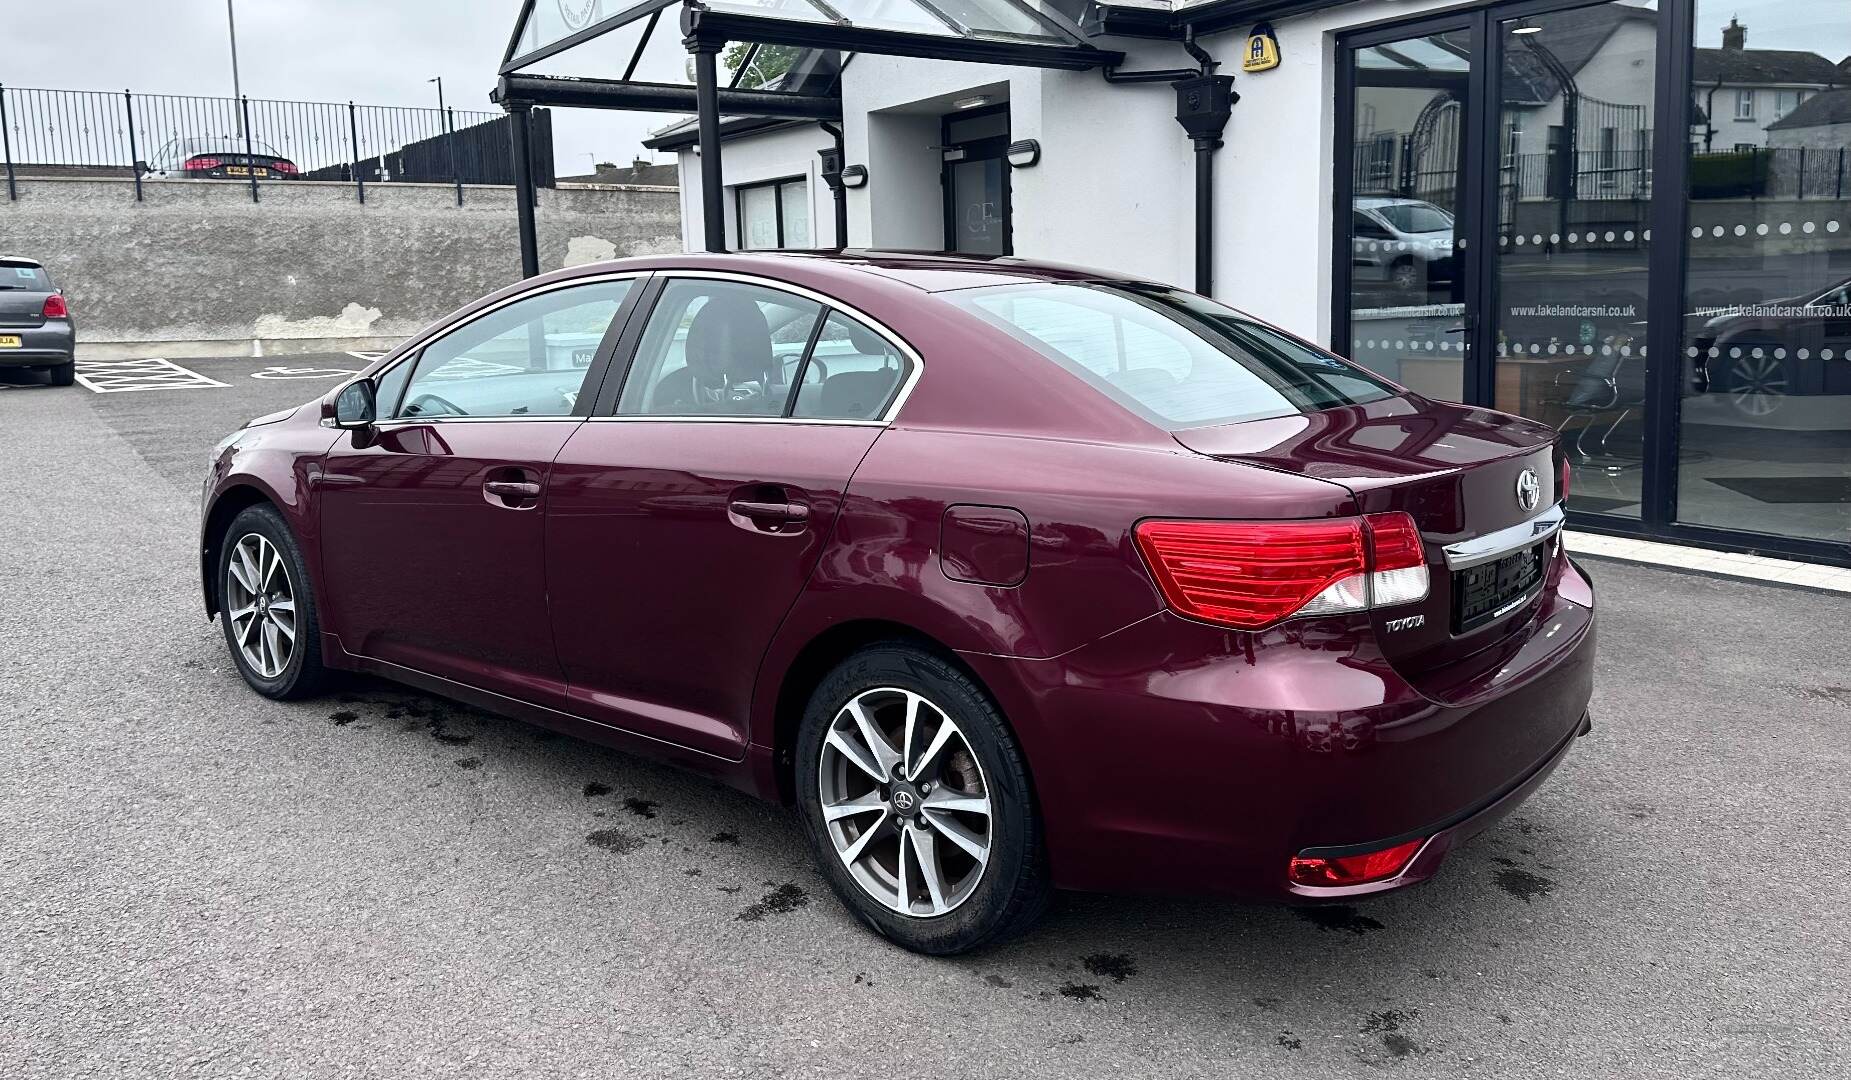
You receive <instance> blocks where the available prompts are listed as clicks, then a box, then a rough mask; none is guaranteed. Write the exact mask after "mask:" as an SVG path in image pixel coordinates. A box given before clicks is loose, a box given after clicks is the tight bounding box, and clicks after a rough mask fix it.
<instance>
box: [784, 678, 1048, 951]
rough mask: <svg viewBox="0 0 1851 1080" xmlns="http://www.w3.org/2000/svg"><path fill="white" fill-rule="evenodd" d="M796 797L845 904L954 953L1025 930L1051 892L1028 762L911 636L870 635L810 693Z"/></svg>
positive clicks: (983, 707)
mask: <svg viewBox="0 0 1851 1080" xmlns="http://www.w3.org/2000/svg"><path fill="white" fill-rule="evenodd" d="M796 782H797V802H798V807H799V810H800V812H801V813H802V816H803V824H804V832H805V834H806V835H807V836H808V838H809V841H810V849H811V851H812V852H813V853H814V854H815V856H816V860H817V862H818V864H819V865H820V867H821V868H822V871H823V876H824V877H826V878H827V879H828V881H829V885H830V887H831V888H833V889H834V890H835V893H836V895H837V896H838V897H840V898H841V900H842V903H843V904H845V905H846V906H847V907H848V909H849V910H850V911H852V912H854V913H855V915H856V916H857V917H858V918H860V919H861V921H862V922H863V923H865V924H867V926H868V927H869V928H870V929H872V930H873V931H874V932H875V933H877V934H879V935H881V936H882V937H884V938H886V939H888V940H889V941H892V942H894V943H895V944H898V945H902V946H904V947H906V948H908V949H912V950H913V951H915V952H922V953H929V954H932V955H936V956H947V955H951V954H954V953H961V952H968V951H970V950H972V949H976V948H981V947H982V946H985V945H989V944H991V943H993V942H996V941H1000V940H1002V939H1004V938H1006V937H1009V936H1011V935H1013V934H1016V933H1019V932H1020V931H1022V930H1023V929H1025V928H1027V926H1028V925H1029V924H1030V923H1032V922H1034V921H1035V919H1037V918H1038V917H1040V915H1041V913H1042V912H1043V911H1044V910H1046V908H1047V904H1048V900H1049V898H1050V896H1051V894H1052V891H1053V890H1052V887H1051V885H1050V883H1049V877H1048V868H1047V856H1046V852H1045V849H1044V846H1043V839H1042V828H1041V821H1040V818H1039V815H1038V813H1037V811H1036V809H1035V802H1034V794H1033V792H1032V790H1031V788H1030V786H1029V779H1028V767H1027V764H1026V763H1025V762H1024V760H1023V757H1022V752H1021V749H1020V748H1019V747H1018V746H1017V745H1016V742H1015V738H1014V736H1013V735H1012V734H1011V733H1010V731H1009V727H1008V724H1007V723H1005V722H1004V720H1003V716H1002V714H1001V713H1000V712H999V711H998V710H997V708H996V706H995V705H994V704H992V703H991V701H990V699H989V696H988V695H987V694H986V693H984V691H983V689H982V688H981V687H980V686H978V685H977V683H976V682H975V681H974V680H972V679H971V677H970V676H969V675H967V674H965V673H964V672H963V671H961V670H959V669H958V668H957V667H955V666H954V665H952V664H951V663H949V662H947V661H946V660H944V659H942V658H940V657H938V656H936V655H934V654H932V653H930V652H928V651H926V650H924V649H921V648H918V647H917V646H914V645H910V644H907V643H904V642H886V643H882V644H878V645H873V646H869V647H868V648H866V649H863V650H862V651H860V652H858V653H856V654H855V655H853V656H851V657H849V658H848V659H847V660H845V661H843V662H842V663H841V664H840V665H838V666H837V667H836V669H835V670H834V671H832V672H830V673H829V675H828V676H826V677H825V678H824V679H823V681H822V682H821V684H819V685H818V686H817V688H816V692H815V693H814V694H812V695H811V698H810V703H809V706H808V708H806V709H805V710H804V715H803V721H802V726H801V727H800V729H799V731H798V736H797V777H796Z"/></svg>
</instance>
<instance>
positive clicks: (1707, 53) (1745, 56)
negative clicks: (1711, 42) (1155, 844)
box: [1691, 49, 1843, 86]
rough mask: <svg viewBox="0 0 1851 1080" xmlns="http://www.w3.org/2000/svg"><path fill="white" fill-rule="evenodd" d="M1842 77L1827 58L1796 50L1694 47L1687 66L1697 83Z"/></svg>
mask: <svg viewBox="0 0 1851 1080" xmlns="http://www.w3.org/2000/svg"><path fill="white" fill-rule="evenodd" d="M1842 77H1843V76H1842V73H1841V72H1840V71H1839V70H1838V67H1837V65H1835V64H1833V63H1832V62H1831V61H1830V60H1827V59H1826V58H1825V57H1823V56H1820V55H1819V54H1818V53H1812V52H1801V51H1799V50H1797V49H1698V50H1696V54H1695V59H1694V62H1693V64H1692V67H1691V78H1692V80H1693V81H1695V82H1696V83H1697V84H1698V85H1699V86H1702V85H1708V84H1713V83H1717V82H1721V83H1722V84H1724V85H1725V86H1729V85H1738V84H1739V85H1763V86H1765V85H1781V84H1788V83H1799V84H1802V85H1812V86H1830V85H1831V84H1832V83H1833V82H1836V81H1839V80H1841V79H1842Z"/></svg>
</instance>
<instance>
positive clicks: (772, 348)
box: [617, 278, 823, 416]
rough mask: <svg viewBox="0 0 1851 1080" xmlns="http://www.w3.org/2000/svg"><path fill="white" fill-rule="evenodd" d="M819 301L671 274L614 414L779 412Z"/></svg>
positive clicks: (819, 311) (820, 309)
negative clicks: (671, 277)
mask: <svg viewBox="0 0 1851 1080" xmlns="http://www.w3.org/2000/svg"><path fill="white" fill-rule="evenodd" d="M822 312H823V306H822V305H821V304H818V303H817V302H815V301H814V300H806V299H804V298H803V297H800V296H793V295H792V294H790V293H786V292H779V291H778V290H776V289H767V288H764V287H762V286H758V285H747V284H744V283H741V282H733V281H705V280H701V279H698V278H673V279H671V280H670V281H669V282H668V284H667V285H666V286H665V287H664V288H663V289H662V296H661V298H660V299H658V300H657V301H656V305H655V309H654V310H653V311H651V312H650V314H649V323H648V325H647V326H646V327H645V328H644V330H643V338H642V342H641V344H640V345H638V347H637V350H636V361H635V362H634V363H632V364H631V365H630V374H629V377H628V378H627V379H626V380H625V382H624V387H623V394H622V396H621V397H620V398H619V399H618V402H617V413H618V415H620V416H782V415H784V408H785V405H786V403H787V401H788V399H789V397H790V388H791V382H792V380H793V379H794V378H796V376H797V369H798V366H799V364H800V363H801V362H802V360H803V354H804V347H805V346H806V345H808V344H809V342H810V336H811V332H812V331H814V330H815V329H816V321H817V319H818V318H819V317H820V316H821V315H822Z"/></svg>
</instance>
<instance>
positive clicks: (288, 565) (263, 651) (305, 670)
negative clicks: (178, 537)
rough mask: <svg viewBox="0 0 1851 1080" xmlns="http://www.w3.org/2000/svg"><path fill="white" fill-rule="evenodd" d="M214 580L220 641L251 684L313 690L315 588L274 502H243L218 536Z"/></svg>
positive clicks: (317, 641)
mask: <svg viewBox="0 0 1851 1080" xmlns="http://www.w3.org/2000/svg"><path fill="white" fill-rule="evenodd" d="M218 586H219V624H220V626H221V627H222V628H223V629H224V631H225V644H226V646H227V647H229V648H230V650H231V658H232V662H233V663H235V664H237V665H238V674H240V675H242V676H244V681H245V682H247V683H249V684H250V685H251V689H253V690H255V691H257V692H258V693H260V694H262V695H264V696H265V697H269V698H277V699H279V700H282V699H288V698H302V697H309V696H311V695H313V694H315V693H317V692H318V691H319V690H320V689H321V686H322V683H323V682H324V681H325V679H326V676H327V672H326V669H324V668H323V667H322V663H321V625H320V621H319V620H318V619H317V618H316V613H315V596H314V592H313V591H312V590H311V589H310V588H309V581H308V567H307V564H306V563H305V562H304V561H303V559H302V551H301V549H300V548H298V547H297V546H296V538H295V537H294V536H293V535H291V533H290V531H289V526H288V525H287V524H285V523H284V521H283V518H282V515H281V514H279V513H277V511H276V509H275V508H274V507H272V506H269V505H267V504H260V505H256V506H248V507H245V508H244V510H242V511H240V512H239V514H238V516H237V517H235V518H233V519H232V521H231V524H230V526H228V527H227V528H226V530H225V534H224V536H223V537H221V538H220V540H219V560H218Z"/></svg>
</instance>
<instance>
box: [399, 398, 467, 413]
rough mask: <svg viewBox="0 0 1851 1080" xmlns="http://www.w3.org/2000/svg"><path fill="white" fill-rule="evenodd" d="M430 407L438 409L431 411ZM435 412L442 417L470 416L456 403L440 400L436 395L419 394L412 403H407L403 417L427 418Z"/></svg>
mask: <svg viewBox="0 0 1851 1080" xmlns="http://www.w3.org/2000/svg"><path fill="white" fill-rule="evenodd" d="M427 403H428V405H427ZM429 405H434V406H436V409H435V410H433V409H431V408H430V407H429ZM433 411H434V412H436V413H438V414H440V415H444V416H468V415H469V414H468V413H466V412H464V411H463V410H462V408H461V407H460V406H458V405H457V404H456V403H455V402H453V401H449V400H447V399H445V398H440V397H438V396H437V395H436V394H419V395H418V396H417V397H415V398H412V399H411V400H410V401H408V402H406V403H405V408H404V411H403V414H402V415H405V416H426V415H429V414H431V413H432V412H433Z"/></svg>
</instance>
